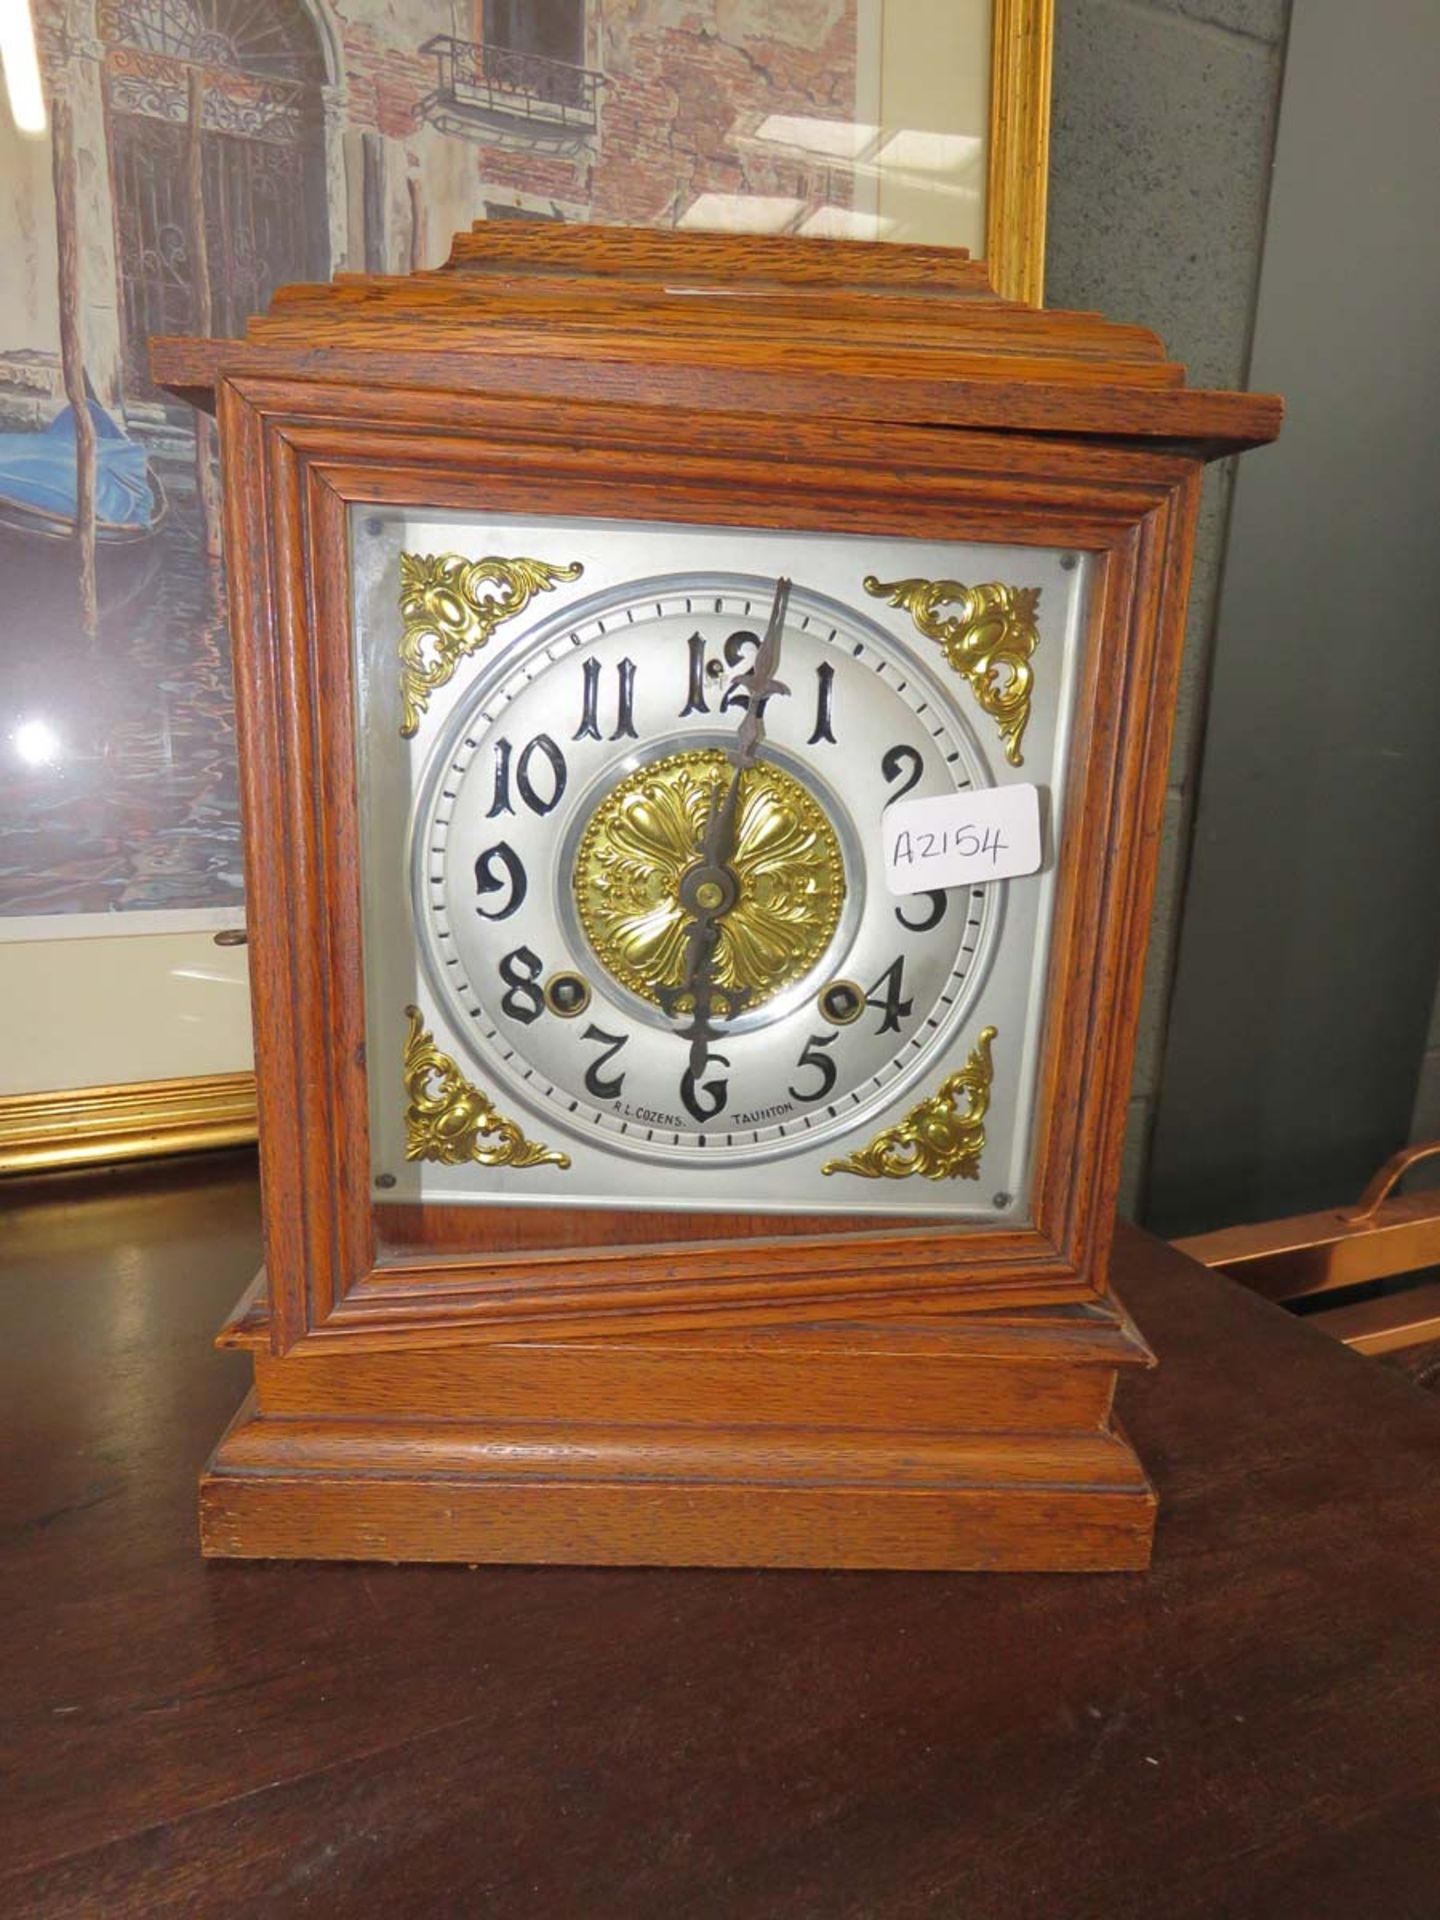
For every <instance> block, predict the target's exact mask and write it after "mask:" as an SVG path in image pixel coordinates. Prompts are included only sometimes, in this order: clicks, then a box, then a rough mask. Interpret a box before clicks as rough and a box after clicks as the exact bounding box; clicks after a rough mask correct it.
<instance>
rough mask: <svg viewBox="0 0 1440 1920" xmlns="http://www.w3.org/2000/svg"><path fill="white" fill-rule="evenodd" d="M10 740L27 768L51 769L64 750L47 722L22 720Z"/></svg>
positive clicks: (58, 737)
mask: <svg viewBox="0 0 1440 1920" xmlns="http://www.w3.org/2000/svg"><path fill="white" fill-rule="evenodd" d="M10 738H11V739H12V740H13V741H14V742H15V751H16V753H18V754H19V756H20V758H21V759H22V760H23V761H24V762H25V764H26V766H27V767H53V766H54V765H55V764H56V762H57V761H58V760H59V759H60V757H61V755H62V754H63V753H64V750H65V749H64V744H63V742H62V741H61V738H60V736H59V734H58V733H57V732H56V731H55V729H54V727H52V726H51V724H50V722H49V721H48V720H22V721H21V722H20V724H19V726H18V727H16V729H15V731H14V733H12V734H11V736H10Z"/></svg>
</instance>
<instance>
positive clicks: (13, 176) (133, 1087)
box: [0, 0, 1053, 1172]
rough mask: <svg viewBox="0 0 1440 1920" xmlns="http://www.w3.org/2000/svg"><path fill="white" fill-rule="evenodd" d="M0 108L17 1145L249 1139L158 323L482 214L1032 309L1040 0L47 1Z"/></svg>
mask: <svg viewBox="0 0 1440 1920" xmlns="http://www.w3.org/2000/svg"><path fill="white" fill-rule="evenodd" d="M32 4H33V6H34V9H35V28H36V36H37V43H38V51H39V62H40V70H41V76H42V84H43V89H44V93H45V96H46V99H47V101H48V102H49V108H50V111H49V117H48V122H47V125H46V128H45V130H44V131H43V133H38V134H30V135H27V134H24V133H21V132H20V131H18V129H17V128H16V126H15V125H14V124H13V123H12V121H11V119H10V117H9V116H8V115H6V114H5V113H4V112H3V110H0V194H3V199H4V204H5V206H6V211H7V215H8V220H7V231H9V232H13V233H15V234H16V235H18V240H17V242H16V248H17V253H18V258H16V259H14V261H13V264H14V265H15V267H16V269H17V270H16V271H14V272H7V275H6V280H5V287H4V290H3V291H0V609H3V612H0V999H3V1003H4V1004H5V1005H6V1006H7V1008H10V1009H12V1010H18V1012H19V1014H20V1017H19V1018H18V1019H16V1020H14V1021H13V1022H12V1025H11V1035H12V1037H11V1038H10V1039H9V1040H8V1041H7V1046H6V1049H5V1056H4V1060H3V1063H0V1171H11V1172H13V1171H17V1170H26V1169H31V1170H33V1169H37V1168H43V1167H54V1166H62V1165H75V1164H80V1163H84V1162H86V1161H92V1160H104V1159H114V1158H121V1157H126V1156H131V1155H137V1154H146V1153H153V1152H159V1151H164V1150H183V1149H191V1148H196V1147H202V1146H214V1145H220V1144H225V1143H229V1142H233V1141H238V1140H242V1139H245V1138H248V1137H251V1136H252V1135H253V1133H254V1127H255V1108H254V1089H253V1082H252V1079H251V1076H250V1073H249V1024H248V998H247V989H246V981H245V968H244V949H243V944H241V943H243V939H244V933H243V928H244V898H243V878H242V869H241V858H240V829H239V808H238V790H237V788H238V783H237V778H236V771H235V759H234V746H233V711H232V704H231V690H230V668H229V639H228V632H227V627H226V620H225V609H224V595H223V584H222V580H221V573H220V561H219V502H218V498H217V491H216V488H217V483H216V480H215V473H214V448H213V441H212V429H211V427H210V424H209V422H208V421H204V420H197V418H196V416H195V415H193V414H192V413H191V412H190V410H189V409H188V408H186V407H184V406H182V405H180V404H179V403H177V402H175V401H173V400H172V399H171V398H170V397H169V396H167V395H165V394H163V393H161V392H160V391H159V390H158V389H157V388H156V387H155V386H154V385H153V383H152V381H151V379H150V374H149V364H148V350H147V343H148V340H149V338H150V336H151V335H152V334H156V333H168V334H177V333H181V334H183V333H200V334H226V333H239V332H240V331H241V330H242V329H243V327H244V324H245V321H246V319H247V317H248V316H249V315H250V314H252V313H255V312H258V311H260V310H262V309H263V308H264V307H265V306H266V305H267V304H268V302H269V299H270V296H271V294H272V293H273V292H274V290H275V288H276V287H277V286H280V285H282V284H284V283H286V282H289V281H305V280H310V281H313V280H323V279H328V278H329V277H330V275H331V274H332V273H335V272H338V271H341V270H350V271H363V272H370V273H384V272H407V271H411V270H413V269H415V268H417V267H433V266H438V265H440V264H441V263H442V262H443V260H444V258H445V255H446V252H447V249H448V246H449V242H450V237H451V235H452V233H454V232H455V231H457V230H460V229H463V228H465V227H468V226H469V225H470V224H471V223H472V222H474V221H477V220H512V219H529V220H591V221H599V222H604V223H614V224H623V225H647V226H653V225H669V226H679V227H685V226H692V227H706V228H722V229H727V230H732V231H759V232H804V233H814V234H820V235H826V234H830V235H838V236H843V237H850V238H857V237H858V238H865V239H873V240H875V241H876V242H877V243H884V242H885V241H917V240H918V241H931V242H937V243H941V244H947V245H957V246H964V247H967V248H969V250H970V251H971V252H972V254H982V255H983V256H984V257H985V259H986V260H987V262H988V265H989V269H990V277H991V283H992V285H993V286H994V287H995V289H996V291H997V292H999V293H1001V294H1003V295H1004V296H1006V297H1008V298H1012V299H1019V300H1026V301H1032V302H1038V300H1039V298H1040V290H1041V262H1042V255H1043V246H1044V216H1045V179H1046V161H1047V138H1048V117H1049V93H1050V47H1051V37H1052V23H1051V7H1052V4H1053V0H947V4H946V5H944V6H941V5H938V4H934V0H794V4H793V5H788V6H784V7H779V6H776V5H775V4H774V0H699V3H698V4H695V3H694V0H683V4H682V0H448V4H446V5H444V6H441V5H440V4H438V0H354V4H351V5H349V6H347V7H346V8H345V10H344V12H343V14H342V13H341V12H340V11H338V10H336V9H334V8H333V7H332V6H331V5H330V3H329V0H189V4H187V5H186V6H185V7H176V6H174V5H173V4H171V0H32Z"/></svg>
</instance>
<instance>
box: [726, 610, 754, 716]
mask: <svg viewBox="0 0 1440 1920" xmlns="http://www.w3.org/2000/svg"><path fill="white" fill-rule="evenodd" d="M759 651H760V636H759V634H758V633H747V632H746V631H745V630H744V629H743V628H742V629H741V631H740V632H739V633H732V634H729V635H727V636H726V640H725V664H726V666H727V667H729V668H731V669H732V671H733V670H734V669H735V668H737V667H739V666H740V665H741V664H742V662H743V661H744V659H745V656H746V654H749V656H750V661H751V664H752V665H753V664H754V660H755V655H756V654H757V653H759ZM749 706H750V696H749V694H748V693H747V692H746V691H745V689H744V688H743V687H742V686H739V685H738V684H735V683H733V682H732V684H731V685H730V686H728V687H727V688H726V689H725V698H724V699H723V700H722V701H721V702H720V711H721V712H722V713H728V712H729V710H730V709H731V707H740V708H742V709H744V710H746V711H748V710H749Z"/></svg>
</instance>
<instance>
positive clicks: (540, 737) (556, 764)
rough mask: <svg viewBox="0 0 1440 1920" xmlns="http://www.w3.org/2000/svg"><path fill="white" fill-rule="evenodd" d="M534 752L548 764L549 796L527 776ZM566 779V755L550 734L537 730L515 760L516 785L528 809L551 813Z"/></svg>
mask: <svg viewBox="0 0 1440 1920" xmlns="http://www.w3.org/2000/svg"><path fill="white" fill-rule="evenodd" d="M537 753H538V754H539V755H540V757H541V758H542V759H543V760H545V761H546V762H548V764H549V767H550V782H549V785H550V792H549V795H548V797H546V796H544V795H541V794H540V793H538V792H537V791H536V789H535V783H534V781H533V780H531V778H530V763H531V761H532V760H533V759H534V757H535V755H536V754H537ZM565 780H566V773H565V756H564V754H563V753H562V752H561V751H560V749H559V747H557V746H556V744H555V742H554V741H553V740H552V739H551V738H550V736H549V734H548V733H537V734H536V736H535V738H534V739H533V740H527V741H526V743H525V745H524V746H523V747H522V748H521V750H520V758H519V759H518V760H517V761H516V763H515V785H516V786H517V787H518V788H519V789H520V798H521V799H522V800H523V801H524V802H525V804H526V806H527V807H528V808H529V809H530V811H531V812H532V813H538V814H540V815H541V816H542V817H543V816H544V815H545V814H547V813H553V812H554V811H555V809H556V807H558V806H559V804H560V801H561V797H562V796H563V794H564V792H565Z"/></svg>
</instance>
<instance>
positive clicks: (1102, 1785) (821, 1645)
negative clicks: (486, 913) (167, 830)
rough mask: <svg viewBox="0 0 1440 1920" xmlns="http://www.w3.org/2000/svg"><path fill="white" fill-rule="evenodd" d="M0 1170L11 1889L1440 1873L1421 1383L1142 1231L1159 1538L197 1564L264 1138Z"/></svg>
mask: <svg viewBox="0 0 1440 1920" xmlns="http://www.w3.org/2000/svg"><path fill="white" fill-rule="evenodd" d="M5 1204H6V1226H5V1234H6V1242H5V1243H6V1252H7V1256H8V1257H7V1260H6V1262H5V1268H6V1270H5V1275H4V1280H3V1285H0V1314H3V1333H0V1405H3V1407H4V1409H5V1446H4V1451H3V1456H0V1460H3V1464H0V1502H3V1529H4V1531H3V1542H4V1547H3V1561H0V1568H3V1572H0V1598H3V1606H4V1623H5V1633H4V1639H3V1653H0V1660H3V1681H0V1686H3V1692H0V1700H3V1706H0V1714H3V1719H4V1729H3V1737H4V1753H5V1770H4V1771H5V1792H4V1796H3V1801H0V1913H3V1914H4V1915H6V1916H7V1920H14V1917H18V1916H28V1915H44V1916H47V1920H48V1916H56V1915H67V1916H68V1915H104V1916H106V1917H107V1920H110V1917H112V1916H130V1915H136V1916H145V1920H167V1917H168V1916H177V1917H178V1916H184V1920H196V1917H197V1916H210V1915H227V1916H228V1915H248V1914H256V1915H262V1916H267V1920H268V1916H277V1920H283V1917H284V1916H288V1915H291V1914H297V1915H298V1914H306V1913H317V1914H323V1915H325V1916H326V1920H340V1917H341V1916H348V1915H367V1916H373V1915H383V1916H385V1917H386V1920H390V1916H403V1915H409V1914H412V1913H413V1914H417V1915H419V1914H424V1915H426V1916H427V1917H429V1916H448V1915H459V1916H470V1915H491V1914H496V1915H504V1916H507V1920H508V1916H512V1915H516V1916H518V1915H546V1916H549V1915H566V1916H569V1915H574V1916H577V1920H602V1917H603V1916H611V1915H615V1916H624V1917H625V1920H648V1916H657V1917H658V1916H665V1917H666V1920H675V1917H676V1916H685V1917H688V1916H692V1915H695V1916H725V1917H727V1920H728V1917H729V1916H741V1917H742V1920H752V1917H755V1916H772V1915H773V1916H782V1915H783V1916H797V1917H799V1916H803V1917H804V1920H812V1917H817V1916H818V1917H821V1920H831V1917H832V1916H845V1917H846V1920H849V1917H851V1916H881V1917H883V1920H911V1917H912V1916H920V1915H943V1916H946V1917H947V1920H951V1917H952V1916H963V1920H977V1917H985V1920H988V1916H991V1915H995V1916H1002V1915H1003V1916H1005V1920H1032V1917H1033V1920H1070V1917H1071V1916H1076V1917H1079V1916H1085V1917H1086V1920H1088V1917H1089V1916H1102V1915H1103V1916H1105V1917H1106V1920H1124V1917H1125V1916H1136V1920H1140V1917H1141V1916H1143V1917H1144V1920H1157V1917H1158V1916H1164V1920H1187V1917H1193V1920H1213V1917H1214V1916H1225V1920H1249V1917H1251V1916H1253V1917H1254V1920H1261V1917H1262V1916H1263V1920H1292V1916H1293V1917H1294V1920H1332V1917H1333V1920H1409V1917H1410V1916H1414V1917H1415V1920H1434V1916H1435V1915H1436V1913H1437V1911H1440V1890H1437V1889H1440V1800H1437V1795H1440V1471H1437V1469H1440V1405H1437V1403H1436V1402H1435V1400H1434V1399H1433V1398H1432V1397H1431V1396H1429V1395H1426V1394H1424V1393H1422V1392H1419V1391H1417V1390H1416V1389H1415V1388H1414V1387H1412V1386H1411V1385H1410V1384H1409V1382H1408V1381H1406V1380H1405V1379H1404V1378H1402V1377H1400V1376H1399V1375H1397V1374H1394V1373H1392V1372H1389V1371H1387V1370H1385V1369H1383V1368H1380V1367H1377V1366H1375V1365H1374V1364H1373V1363H1371V1362H1368V1361H1365V1360H1363V1359H1361V1358H1359V1357H1357V1356H1356V1355H1354V1354H1351V1353H1349V1352H1347V1351H1345V1350H1344V1349H1343V1348H1340V1347H1338V1346H1335V1345H1334V1344H1332V1343H1331V1342H1329V1341H1327V1340H1326V1339H1324V1338H1323V1337H1322V1336H1320V1335H1317V1334H1315V1333H1313V1332H1311V1331H1309V1330H1307V1329H1306V1328H1305V1327H1304V1326H1303V1325H1302V1324H1300V1323H1297V1322H1295V1321H1293V1320H1291V1319H1289V1318H1288V1317H1287V1316H1286V1315H1285V1314H1284V1313H1283V1312H1282V1311H1281V1310H1280V1309H1278V1308H1277V1307H1274V1306H1271V1305H1269V1304H1268V1303H1266V1302H1264V1301H1262V1300H1260V1299H1258V1298H1256V1297H1254V1296H1252V1295H1249V1294H1247V1293H1245V1292H1243V1291H1242V1290H1240V1289H1239V1288H1237V1287H1235V1286H1234V1285H1232V1284H1231V1283H1229V1282H1226V1281H1223V1280H1219V1279H1217V1278H1215V1277H1213V1276H1211V1275H1209V1274H1207V1273H1205V1272H1204V1271H1202V1270H1201V1269H1200V1268H1198V1267H1195V1266H1193V1265H1191V1264H1190V1263H1189V1262H1187V1261H1185V1260H1184V1259H1182V1258H1181V1257H1180V1256H1178V1255H1176V1254H1174V1253H1172V1252H1170V1251H1169V1250H1167V1249H1165V1248H1163V1247H1161V1246H1159V1245H1158V1244H1157V1243H1155V1242H1152V1241H1149V1240H1148V1239H1146V1238H1144V1237H1143V1236H1141V1235H1139V1234H1136V1233H1133V1232H1131V1233H1125V1234H1122V1236H1121V1239H1120V1243H1119V1248H1118V1253H1117V1271H1116V1281H1117V1284H1118V1285H1119V1286H1120V1287H1121V1289H1122V1291H1123V1293H1124V1296H1125V1298H1126V1301H1127V1303H1129V1304H1130V1305H1131V1307H1132V1309H1133V1311H1134V1313H1135V1315H1136V1318H1137V1319H1138V1320H1139V1322H1140V1324H1141V1326H1142V1327H1143V1329H1144V1331H1145V1333H1146V1334H1147V1336H1148V1337H1149V1338H1150V1340H1151V1341H1152V1343H1153V1344H1154V1345H1155V1347H1156V1348H1157V1350H1158V1352H1159V1354H1160V1359H1161V1366H1160V1369H1159V1371H1158V1373H1156V1374H1153V1375H1148V1376H1145V1377H1143V1378H1137V1379H1134V1380H1129V1381H1127V1382H1126V1383H1125V1386H1124V1389H1123V1394H1124V1399H1123V1406H1122V1412H1123V1416H1124V1418H1125V1420H1126V1423H1127V1425H1128V1426H1129V1428H1130V1431H1131V1433H1132V1434H1133V1436H1134V1438H1135V1440H1136V1442H1137V1444H1138V1445H1139V1447H1140V1449H1141V1451H1142V1452H1143V1454H1144V1457H1145V1458H1146V1460H1147V1462H1148V1464H1149V1465H1150V1468H1151V1470H1152V1472H1153V1474H1154V1477H1155V1479H1156V1481H1157V1483H1158V1485H1159V1488H1160V1493H1161V1515H1160V1527H1159V1534H1158V1537H1157V1544H1156V1550H1155V1564H1154V1568H1153V1570H1152V1571H1151V1572H1150V1573H1149V1574H1145V1575H1135V1574H1126V1575H1085V1576H1075V1575H1049V1576H1039V1575H1005V1576H981V1575H955V1574H946V1575H935V1574H930V1575H907V1574H815V1573H806V1574H797V1573H767V1574H743V1573H741V1574H736V1573H708V1572H706V1573H696V1572H685V1573H670V1572H643V1571H628V1570H625V1571H570V1570H557V1569H554V1568H548V1569H527V1568H487V1569H483V1570H479V1571H471V1570H468V1569H466V1568H463V1567H409V1568H388V1567H345V1566H306V1565H297V1564H288V1565H258V1564H226V1563H215V1562H211V1563H208V1564H206V1563H202V1561H201V1559H200V1557H199V1553H198V1550H197V1544H196V1532H195V1479H196V1475H197V1473H198V1471H199V1469H200V1466H201V1464H202V1462H203V1460H204V1458H205V1456H206V1454H207V1453H208V1451H209V1449H210V1447H211V1445H212V1444H213V1442H214V1439H215V1437H216V1435H217V1434H218V1432H219V1431H220V1428H221V1427H222V1425H223V1423H224V1421H225V1419H226V1418H227V1417H228V1416H229V1414H230V1413H231V1412H233V1410H234V1408H235V1406H236V1405H237V1404H238V1402H239V1399H240V1397H241V1395H242V1393H243V1391H244V1389H245V1385H246V1381H247V1376H248V1367H247V1365H246V1363H245V1358H244V1356H243V1355H239V1354H220V1353H215V1352H213V1351H212V1350H211V1347H210V1337H211V1334H212V1332H213V1330H214V1327H215V1326H216V1324H217V1323H218V1322H219V1320H220V1319H221V1318H222V1316H223V1315H224V1314H225V1312H226V1311H228V1309H229V1308H230V1307H231V1306H232V1305H233V1304H234V1301H235V1299H236V1298H237V1296H238V1295H239V1293H240V1292H241V1290H242V1288H243V1287H244V1285H245V1283H246V1281H247V1280H248V1279H249V1277H250V1274H251V1272H252V1270H253V1267H254V1264H255V1261H256V1257H257V1248H258V1245H259V1222H258V1212H257V1204H256V1194H255V1186H254V1178H253V1170H252V1163H251V1161H250V1160H249V1159H248V1157H247V1156H245V1155H234V1156H231V1155H225V1156H212V1157H210V1158H208V1159H204V1160H197V1161H194V1162H191V1163H190V1164H188V1165H181V1164H173V1163H172V1164H169V1165H160V1166H150V1167H145V1168H140V1169H132V1170H129V1171H125V1172H115V1173H111V1174H92V1175H81V1176H60V1177H55V1178H53V1179H51V1180H49V1181H47V1182H43V1183H34V1184H31V1185H28V1186H25V1187H19V1186H13V1187H11V1188H9V1189H8V1190H7V1191H6V1193H5Z"/></svg>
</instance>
